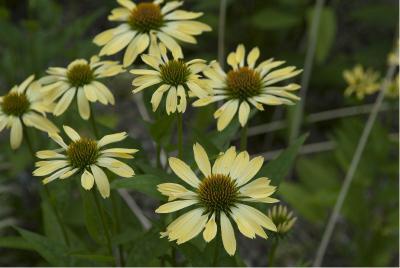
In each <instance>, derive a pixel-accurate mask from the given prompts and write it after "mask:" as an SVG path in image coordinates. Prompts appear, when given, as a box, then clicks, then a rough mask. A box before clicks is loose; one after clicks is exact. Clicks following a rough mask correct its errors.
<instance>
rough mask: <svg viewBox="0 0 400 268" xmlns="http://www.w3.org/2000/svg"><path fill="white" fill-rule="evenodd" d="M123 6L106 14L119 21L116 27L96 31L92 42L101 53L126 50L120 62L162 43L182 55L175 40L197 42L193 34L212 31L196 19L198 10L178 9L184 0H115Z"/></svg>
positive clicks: (127, 60) (131, 58) (127, 61)
mask: <svg viewBox="0 0 400 268" xmlns="http://www.w3.org/2000/svg"><path fill="white" fill-rule="evenodd" d="M117 2H118V3H119V4H120V5H121V6H122V7H119V8H115V9H113V10H112V11H111V15H109V16H108V19H109V20H110V21H120V22H122V24H121V25H119V26H118V27H116V28H112V29H109V30H106V31H104V32H102V33H100V34H98V35H97V36H96V37H95V38H94V40H93V42H94V43H95V44H97V45H98V46H102V47H103V48H102V49H101V51H100V56H102V55H114V54H116V53H118V52H119V51H121V50H123V49H124V48H126V50H125V54H124V59H123V64H124V66H125V67H126V66H129V65H131V64H132V63H133V62H134V61H135V59H136V58H137V56H138V55H140V54H141V53H143V52H144V51H145V50H146V49H147V48H150V54H151V48H152V47H154V46H157V44H159V43H162V44H164V45H165V46H166V47H167V48H168V49H169V50H170V51H171V52H172V54H173V55H174V57H177V58H181V57H182V56H183V54H182V49H181V47H180V46H179V44H178V42H177V41H176V39H177V40H179V41H182V42H186V43H192V44H196V39H195V38H194V36H196V35H200V34H201V33H202V32H205V31H211V28H210V27H209V26H208V25H206V24H204V23H201V22H198V21H195V20H194V19H197V18H199V17H201V16H202V15H203V13H201V12H188V11H185V10H181V9H177V8H178V7H180V6H181V5H182V4H183V1H169V2H168V3H165V4H164V1H163V0H155V1H152V2H145V3H138V4H135V3H133V2H132V1H129V0H117Z"/></svg>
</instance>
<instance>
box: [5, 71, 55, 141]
mask: <svg viewBox="0 0 400 268" xmlns="http://www.w3.org/2000/svg"><path fill="white" fill-rule="evenodd" d="M34 79H35V76H34V75H31V76H29V77H28V78H27V79H25V81H24V82H22V83H21V84H20V85H19V86H14V87H13V88H12V89H11V90H10V91H9V92H8V93H7V94H6V95H4V96H1V97H0V131H2V130H3V129H4V128H11V132H10V144H11V148H12V149H17V148H18V147H19V146H20V145H21V142H22V138H23V128H24V126H27V127H34V128H37V129H39V130H41V131H44V132H58V131H59V130H58V128H57V127H56V126H55V125H54V124H53V123H52V122H50V121H49V120H48V119H47V118H46V117H45V116H46V113H50V112H52V109H53V108H54V105H53V104H52V103H48V102H45V101H44V96H43V94H42V93H41V85H40V84H39V83H38V82H37V81H33V80H34Z"/></svg>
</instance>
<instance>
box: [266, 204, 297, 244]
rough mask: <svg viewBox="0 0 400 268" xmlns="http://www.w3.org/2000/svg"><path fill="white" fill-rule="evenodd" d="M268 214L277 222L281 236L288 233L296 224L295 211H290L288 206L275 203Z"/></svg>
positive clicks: (278, 232)
mask: <svg viewBox="0 0 400 268" xmlns="http://www.w3.org/2000/svg"><path fill="white" fill-rule="evenodd" d="M267 215H268V217H269V218H270V219H272V221H273V222H274V223H275V225H276V228H277V230H278V231H277V234H278V235H280V236H284V235H286V234H287V233H288V232H289V231H290V230H291V229H292V228H293V225H294V224H295V222H296V220H297V218H296V217H293V211H289V210H288V208H287V207H286V206H283V205H275V206H273V207H272V208H270V209H269V210H268V212H267Z"/></svg>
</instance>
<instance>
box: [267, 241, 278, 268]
mask: <svg viewBox="0 0 400 268" xmlns="http://www.w3.org/2000/svg"><path fill="white" fill-rule="evenodd" d="M278 244H279V239H278V238H275V239H274V243H273V244H272V246H271V249H270V251H269V255H268V266H269V267H272V266H274V261H275V253H276V249H277V247H278Z"/></svg>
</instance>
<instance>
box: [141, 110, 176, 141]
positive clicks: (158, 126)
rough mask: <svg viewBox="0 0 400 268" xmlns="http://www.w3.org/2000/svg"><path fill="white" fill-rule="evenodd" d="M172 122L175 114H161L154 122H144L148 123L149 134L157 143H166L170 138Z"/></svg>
mask: <svg viewBox="0 0 400 268" xmlns="http://www.w3.org/2000/svg"><path fill="white" fill-rule="evenodd" d="M174 122H175V116H169V115H166V114H163V115H161V116H160V117H159V118H157V119H156V120H155V122H154V123H148V122H146V124H147V125H148V128H149V131H150V134H151V136H152V137H153V139H154V141H155V142H157V144H163V145H168V144H167V143H168V141H169V140H170V138H171V134H172V128H173V126H174Z"/></svg>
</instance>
